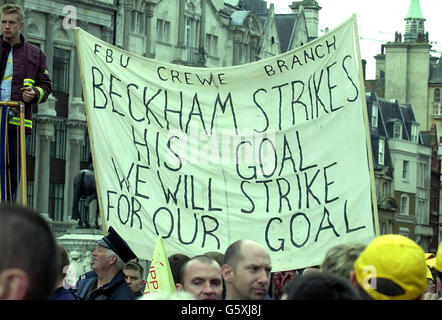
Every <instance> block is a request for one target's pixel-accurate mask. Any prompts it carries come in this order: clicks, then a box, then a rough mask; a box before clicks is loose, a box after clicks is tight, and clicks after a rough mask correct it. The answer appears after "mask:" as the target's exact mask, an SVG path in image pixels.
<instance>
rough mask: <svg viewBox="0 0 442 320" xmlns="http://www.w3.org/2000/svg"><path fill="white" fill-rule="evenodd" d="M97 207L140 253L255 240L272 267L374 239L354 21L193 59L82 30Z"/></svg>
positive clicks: (314, 260)
mask: <svg viewBox="0 0 442 320" xmlns="http://www.w3.org/2000/svg"><path fill="white" fill-rule="evenodd" d="M76 37H77V50H78V54H79V58H80V62H81V63H80V64H81V72H82V78H83V85H84V96H85V105H86V111H87V121H88V125H89V134H90V136H91V141H92V142H93V143H92V152H93V156H94V163H95V174H96V178H97V181H98V187H99V195H100V209H101V213H102V215H103V216H104V219H105V221H106V224H107V225H112V226H114V228H116V229H117V230H118V231H119V232H120V233H121V234H122V235H123V237H124V238H125V239H126V240H127V241H128V243H129V244H130V245H131V247H132V248H133V250H134V251H135V253H136V254H137V255H138V256H139V257H140V258H145V259H150V258H151V257H152V254H153V249H154V245H155V242H156V239H157V236H158V234H161V235H162V236H163V238H164V241H165V246H166V250H167V252H168V254H172V253H185V254H188V255H190V256H192V255H195V254H201V253H204V252H208V251H220V252H224V251H225V249H226V248H227V246H228V245H229V244H231V243H232V242H233V241H235V240H237V239H246V238H247V239H254V240H256V241H258V242H260V243H262V244H263V245H264V246H265V247H266V248H267V249H268V251H269V252H270V254H271V257H272V264H273V270H275V271H278V270H288V269H294V268H301V267H305V266H309V265H314V264H319V263H320V262H321V261H322V258H323V256H324V254H325V252H326V250H327V249H328V248H330V247H331V246H333V245H336V244H339V243H344V242H348V241H363V242H365V241H368V240H369V239H371V238H372V237H373V235H374V234H373V222H372V213H371V198H370V175H369V170H368V164H367V151H366V142H365V126H364V120H363V112H362V110H363V109H362V99H363V98H364V97H363V96H362V94H361V90H360V83H359V75H358V71H357V67H356V66H357V61H356V58H355V54H354V36H353V23H352V21H351V20H349V21H348V22H346V23H343V24H342V25H341V26H340V27H339V28H337V29H336V30H333V31H331V32H329V33H328V34H327V35H325V36H323V37H321V38H319V39H317V40H315V41H313V42H311V43H309V44H307V45H306V46H304V47H301V48H299V49H297V50H294V51H290V52H287V53H285V54H283V55H279V56H277V57H273V58H268V59H265V60H261V61H257V62H254V63H250V64H245V65H240V66H235V67H226V68H205V69H204V68H203V69H202V68H191V67H185V66H180V65H173V64H168V63H163V62H159V61H156V60H152V59H146V58H143V57H140V56H136V55H134V54H131V53H129V52H126V51H124V50H121V49H118V48H116V47H113V46H111V45H109V44H107V43H105V42H103V41H101V40H99V39H97V38H95V37H93V36H91V35H89V34H87V33H86V32H84V31H82V30H81V29H77V30H76Z"/></svg>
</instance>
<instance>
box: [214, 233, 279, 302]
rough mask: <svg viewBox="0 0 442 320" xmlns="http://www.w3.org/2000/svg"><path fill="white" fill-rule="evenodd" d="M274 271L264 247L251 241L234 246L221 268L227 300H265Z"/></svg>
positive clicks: (237, 243) (240, 242)
mask: <svg viewBox="0 0 442 320" xmlns="http://www.w3.org/2000/svg"><path fill="white" fill-rule="evenodd" d="M271 270H272V265H271V261H270V256H269V254H268V253H267V251H266V249H265V248H264V247H263V246H262V245H261V244H259V243H257V242H255V241H252V240H238V241H236V242H234V243H232V244H231V245H230V246H229V247H228V248H227V250H226V252H225V255H224V264H223V266H222V269H221V271H222V275H223V278H224V283H225V286H226V300H263V299H264V298H265V296H266V295H267V292H268V290H269V285H270V272H271Z"/></svg>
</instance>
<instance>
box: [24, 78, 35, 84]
mask: <svg viewBox="0 0 442 320" xmlns="http://www.w3.org/2000/svg"><path fill="white" fill-rule="evenodd" d="M23 83H31V84H35V81H34V80H33V79H31V78H25V79H23Z"/></svg>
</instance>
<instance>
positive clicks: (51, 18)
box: [45, 13, 58, 79]
mask: <svg viewBox="0 0 442 320" xmlns="http://www.w3.org/2000/svg"><path fill="white" fill-rule="evenodd" d="M57 19H58V16H57V15H55V14H52V13H48V14H46V44H45V54H46V63H47V65H48V69H49V76H50V77H51V79H52V72H53V69H54V25H55V22H56V21H57Z"/></svg>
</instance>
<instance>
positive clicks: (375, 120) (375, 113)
mask: <svg viewBox="0 0 442 320" xmlns="http://www.w3.org/2000/svg"><path fill="white" fill-rule="evenodd" d="M371 126H372V127H373V128H377V127H378V106H377V105H372V107H371Z"/></svg>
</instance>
